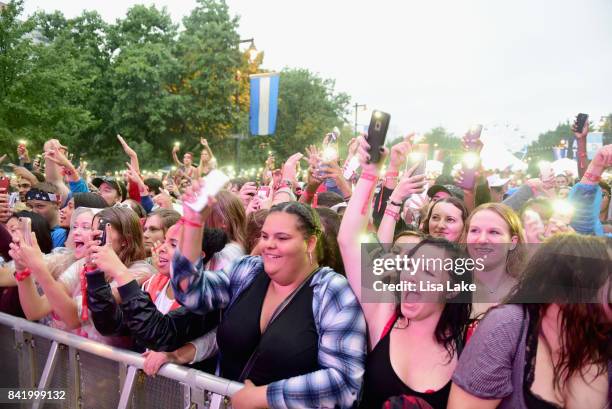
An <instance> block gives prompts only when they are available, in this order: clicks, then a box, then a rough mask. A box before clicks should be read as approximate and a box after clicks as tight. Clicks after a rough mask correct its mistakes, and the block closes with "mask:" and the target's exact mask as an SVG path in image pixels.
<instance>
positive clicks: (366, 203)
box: [338, 135, 386, 319]
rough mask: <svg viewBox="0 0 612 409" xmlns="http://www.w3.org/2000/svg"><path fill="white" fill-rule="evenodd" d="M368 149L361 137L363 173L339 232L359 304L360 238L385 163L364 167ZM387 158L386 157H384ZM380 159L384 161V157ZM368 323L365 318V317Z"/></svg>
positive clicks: (346, 269)
mask: <svg viewBox="0 0 612 409" xmlns="http://www.w3.org/2000/svg"><path fill="white" fill-rule="evenodd" d="M369 148H370V145H368V142H367V141H366V139H365V137H364V136H363V135H362V136H360V137H359V148H358V151H359V156H360V161H361V167H362V173H361V177H360V178H359V180H358V181H357V185H355V188H354V190H353V195H352V197H351V200H349V202H348V207H347V208H346V211H345V212H344V216H343V217H342V223H341V224H340V230H339V231H338V245H339V247H340V253H341V254H342V261H343V262H344V269H345V271H346V276H347V278H348V281H349V284H350V285H351V288H352V289H353V292H354V293H355V295H356V296H357V299H358V300H359V301H360V302H361V237H362V236H363V234H364V233H366V232H367V226H368V219H369V217H370V212H371V205H372V197H373V195H374V190H375V188H376V184H377V183H378V176H379V173H380V168H381V167H382V164H383V163H384V159H381V161H380V162H379V163H378V164H375V163H367V161H368V160H369V157H370V155H369V153H368V149H369ZM384 156H386V155H384ZM384 156H383V157H384ZM366 319H367V317H366Z"/></svg>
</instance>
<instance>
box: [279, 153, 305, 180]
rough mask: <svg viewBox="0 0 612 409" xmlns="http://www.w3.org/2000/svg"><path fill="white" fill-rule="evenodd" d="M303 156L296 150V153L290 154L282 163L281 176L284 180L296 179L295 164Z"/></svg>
mask: <svg viewBox="0 0 612 409" xmlns="http://www.w3.org/2000/svg"><path fill="white" fill-rule="evenodd" d="M303 157H304V155H302V154H301V153H299V152H298V153H294V154H293V155H291V156H290V157H289V159H287V160H286V161H285V164H284V165H283V176H282V178H283V179H284V180H290V181H292V182H295V181H296V175H297V164H298V162H299V161H300V159H302V158H303Z"/></svg>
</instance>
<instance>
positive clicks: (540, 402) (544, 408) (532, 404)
mask: <svg viewBox="0 0 612 409" xmlns="http://www.w3.org/2000/svg"><path fill="white" fill-rule="evenodd" d="M537 323H538V320H537V319H530V320H529V327H528V328H527V340H526V343H527V345H526V348H525V360H526V361H527V362H525V375H524V376H525V383H524V385H523V396H524V397H525V405H526V406H527V407H528V408H529V409H561V407H560V406H558V405H556V404H554V403H553V402H549V401H547V400H545V399H543V398H542V397H540V396H539V395H536V394H535V393H533V392H532V391H531V387H532V385H533V381H534V379H535V362H536V355H537V353H538V330H537V328H536V325H537Z"/></svg>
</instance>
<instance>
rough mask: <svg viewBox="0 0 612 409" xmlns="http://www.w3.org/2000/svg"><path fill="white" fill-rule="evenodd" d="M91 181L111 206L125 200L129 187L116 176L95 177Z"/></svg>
mask: <svg viewBox="0 0 612 409" xmlns="http://www.w3.org/2000/svg"><path fill="white" fill-rule="evenodd" d="M91 183H92V184H93V185H94V186H95V187H96V188H98V192H99V193H100V195H101V196H102V197H103V198H104V200H105V201H106V203H107V204H108V205H109V206H114V205H115V204H117V203H121V202H123V201H124V200H125V198H126V196H127V189H126V187H125V185H124V184H123V182H121V181H118V180H115V179H114V178H111V177H102V178H95V179H94V180H92V182H91Z"/></svg>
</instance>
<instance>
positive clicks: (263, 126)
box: [249, 72, 280, 135]
mask: <svg viewBox="0 0 612 409" xmlns="http://www.w3.org/2000/svg"><path fill="white" fill-rule="evenodd" d="M279 79H280V75H279V73H276V72H272V73H265V74H255V75H251V76H250V80H251V108H250V120H249V128H250V130H251V135H273V134H274V132H275V131H276V114H277V112H278V85H279Z"/></svg>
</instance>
